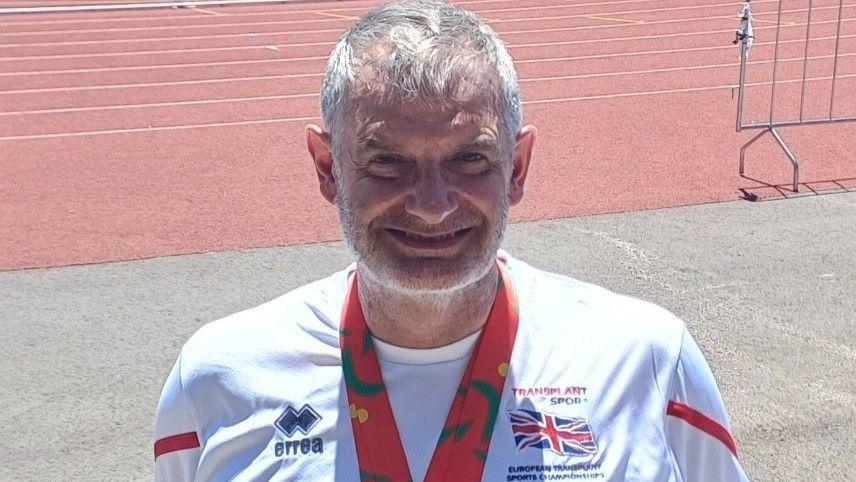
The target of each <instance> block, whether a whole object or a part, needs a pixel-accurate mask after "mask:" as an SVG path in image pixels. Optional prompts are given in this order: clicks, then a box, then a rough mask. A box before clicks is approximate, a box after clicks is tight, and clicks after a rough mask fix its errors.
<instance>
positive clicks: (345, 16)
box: [312, 12, 359, 21]
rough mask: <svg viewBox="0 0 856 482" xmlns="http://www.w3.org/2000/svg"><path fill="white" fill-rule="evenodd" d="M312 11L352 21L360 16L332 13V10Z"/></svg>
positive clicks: (316, 13)
mask: <svg viewBox="0 0 856 482" xmlns="http://www.w3.org/2000/svg"><path fill="white" fill-rule="evenodd" d="M312 13H314V14H315V15H324V16H327V17H333V18H338V19H340V20H341V19H345V20H351V21H353V20H359V17H351V16H347V15H339V14H338V13H330V12H312Z"/></svg>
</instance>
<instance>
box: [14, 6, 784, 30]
mask: <svg viewBox="0 0 856 482" xmlns="http://www.w3.org/2000/svg"><path fill="white" fill-rule="evenodd" d="M655 1H656V0H618V1H609V2H606V1H605V2H589V3H575V4H568V3H560V4H552V5H537V6H530V7H513V8H507V9H491V10H473V12H474V13H476V14H482V13H484V12H497V11H528V10H546V9H553V8H563V7H564V8H579V7H594V6H597V7H600V6H609V5H626V4H635V3H651V2H655ZM777 1H778V0H756V1H755V3H753V5H757V4H761V3H772V2H777ZM512 2H513V3H520V0H485V1H483V2H475V3H490V4H496V3H512ZM466 3H467V2H455V4H456V5H463V4H466ZM708 5H717V4H707V5H704V4H702V5H699V6H698V8H704V7H706V6H708ZM732 5H733V4H732ZM367 10H368V7H366V8H354V7H341V8H325V9H324V11H325V12H357V14H360V13H362V12H365V11H367ZM307 13H317V12H313V11H307V10H287V11H281V10H270V11H263V12H244V13H239V12H234V13H232V12H230V13H229V16H230V17H232V18H239V17H271V16H276V15H306V14H307ZM175 19H178V20H186V19H191V17H188V16H186V15H174V16H167V15H160V16H149V17H138V16H134V17H114V18H90V19H62V20H36V21H28V22H21V21H15V22H6V23H4V22H0V26H4V25H61V24H79V23H114V24H115V23H117V22H134V21H140V20H155V21H161V20H175Z"/></svg>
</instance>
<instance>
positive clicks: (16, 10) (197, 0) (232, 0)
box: [0, 0, 283, 15]
mask: <svg viewBox="0 0 856 482" xmlns="http://www.w3.org/2000/svg"><path fill="white" fill-rule="evenodd" d="M282 1H283V0H214V1H209V0H187V1H180V2H156V3H102V4H96V5H79V4H78V5H65V6H62V5H60V6H47V7H0V15H13V14H31V13H68V12H107V11H115V10H143V9H156V8H188V7H198V6H207V5H252V4H265V3H282Z"/></svg>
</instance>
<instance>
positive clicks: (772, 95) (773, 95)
mask: <svg viewBox="0 0 856 482" xmlns="http://www.w3.org/2000/svg"><path fill="white" fill-rule="evenodd" d="M841 1H842V2H843V1H844V0H841ZM782 3H784V0H779V15H778V19H777V20H776V47H775V51H774V52H775V53H774V54H773V87H772V89H771V91H770V117H769V121H770V124H772V123H773V110H774V109H775V107H776V75H777V73H778V66H779V36H780V34H781V32H782Z"/></svg>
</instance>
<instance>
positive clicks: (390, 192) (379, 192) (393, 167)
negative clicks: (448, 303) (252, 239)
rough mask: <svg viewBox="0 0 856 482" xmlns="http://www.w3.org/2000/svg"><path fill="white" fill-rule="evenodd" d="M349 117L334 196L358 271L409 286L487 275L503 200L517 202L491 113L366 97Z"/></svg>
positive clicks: (452, 283)
mask: <svg viewBox="0 0 856 482" xmlns="http://www.w3.org/2000/svg"><path fill="white" fill-rule="evenodd" d="M469 105H479V103H478V102H476V103H470V104H469ZM481 105H482V106H484V105H490V103H488V102H484V103H481ZM353 117H354V119H352V121H351V122H349V123H348V128H347V129H348V131H347V132H344V133H340V135H343V136H344V137H343V139H344V140H345V142H343V143H342V144H343V145H342V146H341V149H340V150H341V151H342V152H340V153H339V155H340V157H339V158H338V159H337V162H339V169H338V172H337V174H338V176H337V177H336V178H335V179H334V182H335V202H336V204H337V206H338V208H339V213H340V220H341V223H342V228H343V231H344V234H345V237H346V240H347V241H348V243H349V245H350V246H351V248H352V249H353V250H354V251H355V252H356V254H357V256H358V257H359V262H360V263H361V270H362V272H364V273H365V274H366V275H368V276H372V277H373V278H375V279H376V280H377V281H380V282H381V283H383V284H385V285H387V286H389V287H393V288H397V289H405V290H415V291H442V290H449V289H454V288H457V287H461V286H465V285H467V284H470V283H472V282H474V281H476V280H478V279H480V278H481V277H482V276H484V275H485V274H486V273H487V271H488V270H489V269H492V267H493V263H494V255H495V253H496V250H497V249H498V248H499V245H500V243H501V241H502V236H503V233H504V229H505V224H506V218H507V214H508V207H509V205H510V204H511V203H512V202H517V201H518V200H519V196H518V195H514V196H510V191H509V186H510V179H513V171H514V170H515V169H516V167H515V165H516V164H517V162H514V163H513V162H512V159H513V158H515V156H514V155H513V153H509V152H506V153H504V156H503V155H502V154H503V153H501V152H500V132H499V120H498V118H497V116H496V115H495V113H493V112H492V110H490V109H484V108H482V109H479V108H477V107H476V108H465V107H461V108H455V109H443V110H434V109H426V108H417V107H409V108H404V109H402V108H400V107H398V108H395V107H390V106H380V105H377V104H372V103H370V102H364V103H358V104H357V114H356V115H354V116H353ZM310 137H311V135H310ZM529 147H531V144H530V146H529ZM310 150H312V147H311V146H310ZM316 158H317V156H316ZM526 161H527V163H528V157H527V159H526ZM317 165H318V162H317V159H316V166H317ZM320 171H321V170H320V168H319V175H320ZM523 171H524V172H523V177H524V178H525V166H524V168H523ZM322 181H323V180H322ZM520 187H522V182H520ZM323 190H324V188H323V186H322V192H323Z"/></svg>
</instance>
